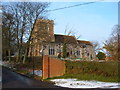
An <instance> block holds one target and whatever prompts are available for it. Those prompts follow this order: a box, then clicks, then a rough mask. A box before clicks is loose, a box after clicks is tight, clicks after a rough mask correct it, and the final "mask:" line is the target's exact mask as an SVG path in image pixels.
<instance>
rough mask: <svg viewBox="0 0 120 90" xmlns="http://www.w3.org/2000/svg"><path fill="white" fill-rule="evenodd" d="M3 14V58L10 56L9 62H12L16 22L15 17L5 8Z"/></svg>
mask: <svg viewBox="0 0 120 90" xmlns="http://www.w3.org/2000/svg"><path fill="white" fill-rule="evenodd" d="M3 9H4V10H3V13H2V23H3V25H2V46H3V54H4V55H3V57H4V56H7V55H6V54H8V56H9V61H11V58H10V56H11V50H12V49H13V45H14V44H15V43H14V40H15V37H14V35H15V29H14V23H15V22H14V21H13V18H14V17H13V15H12V14H11V13H9V12H8V11H7V10H6V9H5V8H4V7H3Z"/></svg>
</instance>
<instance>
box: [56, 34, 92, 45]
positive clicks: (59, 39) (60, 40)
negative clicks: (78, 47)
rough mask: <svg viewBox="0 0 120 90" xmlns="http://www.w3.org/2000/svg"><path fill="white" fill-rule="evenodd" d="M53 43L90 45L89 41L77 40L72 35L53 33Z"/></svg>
mask: <svg viewBox="0 0 120 90" xmlns="http://www.w3.org/2000/svg"><path fill="white" fill-rule="evenodd" d="M54 37H55V43H64V42H65V43H68V44H86V45H92V43H91V42H90V41H84V40H77V39H76V38H75V37H74V36H68V35H60V34H54Z"/></svg>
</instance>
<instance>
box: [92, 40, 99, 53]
mask: <svg viewBox="0 0 120 90" xmlns="http://www.w3.org/2000/svg"><path fill="white" fill-rule="evenodd" d="M91 42H92V45H93V48H94V50H95V53H96V54H97V53H98V52H99V51H100V50H101V48H100V44H99V42H98V41H91Z"/></svg>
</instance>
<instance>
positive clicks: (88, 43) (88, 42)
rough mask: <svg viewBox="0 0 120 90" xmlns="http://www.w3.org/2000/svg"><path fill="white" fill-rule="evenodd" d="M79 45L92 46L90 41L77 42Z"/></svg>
mask: <svg viewBox="0 0 120 90" xmlns="http://www.w3.org/2000/svg"><path fill="white" fill-rule="evenodd" d="M77 41H78V43H79V44H87V45H92V43H91V42H90V41H83V40H77Z"/></svg>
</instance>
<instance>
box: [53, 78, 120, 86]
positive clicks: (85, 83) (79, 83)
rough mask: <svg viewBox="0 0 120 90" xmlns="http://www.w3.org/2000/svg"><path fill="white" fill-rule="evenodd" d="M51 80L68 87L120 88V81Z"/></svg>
mask: <svg viewBox="0 0 120 90" xmlns="http://www.w3.org/2000/svg"><path fill="white" fill-rule="evenodd" d="M51 81H52V82H55V85H57V86H61V87H68V88H120V83H111V82H100V81H78V80H77V79H53V80H51ZM118 84H119V85H118Z"/></svg>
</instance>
